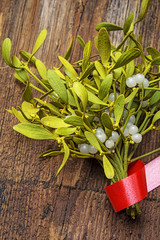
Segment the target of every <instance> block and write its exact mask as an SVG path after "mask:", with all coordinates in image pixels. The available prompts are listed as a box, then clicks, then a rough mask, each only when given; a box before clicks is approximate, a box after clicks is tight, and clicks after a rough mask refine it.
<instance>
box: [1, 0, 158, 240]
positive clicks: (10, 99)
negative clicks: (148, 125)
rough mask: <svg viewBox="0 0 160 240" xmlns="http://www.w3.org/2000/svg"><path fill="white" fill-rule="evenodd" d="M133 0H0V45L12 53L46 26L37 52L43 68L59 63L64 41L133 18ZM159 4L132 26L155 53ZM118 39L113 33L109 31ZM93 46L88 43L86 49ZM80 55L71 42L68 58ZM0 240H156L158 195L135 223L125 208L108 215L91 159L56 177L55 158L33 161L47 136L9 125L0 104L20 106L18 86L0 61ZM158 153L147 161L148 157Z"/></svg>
mask: <svg viewBox="0 0 160 240" xmlns="http://www.w3.org/2000/svg"><path fill="white" fill-rule="evenodd" d="M140 2H141V1H140V0H136V1H129V0H123V1H120V0H107V1H105V0H92V1H89V0H76V1H73V0H63V1H62V0H60V1H57V0H45V1H43V0H24V1H20V0H3V1H0V46H1V45H2V41H3V39H4V38H5V37H10V38H11V40H12V44H13V46H14V47H13V49H12V53H13V54H16V55H17V53H18V51H19V49H25V50H26V51H31V50H32V48H33V45H34V42H35V39H36V37H37V36H38V34H39V32H40V31H41V30H42V29H43V28H47V30H48V35H47V39H46V41H45V43H44V45H43V47H42V48H40V50H39V52H38V53H37V55H36V56H37V57H39V58H40V59H41V60H42V61H44V62H45V64H46V65H47V66H48V67H53V66H55V65H56V66H58V65H59V61H58V58H57V56H58V55H62V56H63V55H64V54H65V51H66V49H67V47H68V46H69V43H70V41H71V38H72V36H73V39H74V40H75V39H76V35H80V36H82V37H83V38H84V40H85V42H87V41H88V40H90V39H91V40H92V41H93V37H94V36H95V35H96V30H95V26H96V24H97V23H99V22H101V21H109V22H112V23H115V24H118V25H123V22H124V19H125V18H126V16H128V15H129V14H130V13H132V12H134V11H135V12H136V16H137V15H138V12H139V8H140ZM159 11H160V1H158V0H155V1H151V6H150V9H149V13H148V15H147V17H146V19H145V20H144V21H143V22H142V23H139V24H138V25H137V28H136V33H137V34H139V33H140V34H142V39H143V42H144V47H146V46H149V45H152V46H154V47H155V48H157V49H159V50H160V38H159V28H160V18H159ZM110 35H111V38H112V40H113V42H114V44H116V45H117V44H118V42H119V40H120V38H121V36H120V33H118V34H117V33H112V34H110ZM95 52H96V50H95V48H94V50H93V53H95ZM80 57H82V50H81V48H80V47H79V45H78V43H77V42H75V43H74V47H73V53H72V56H71V61H72V62H73V61H75V60H77V59H79V58H80ZM0 66H1V68H0V81H1V87H0V100H1V108H0V114H1V118H0V125H1V132H0V134H1V145H0V150H1V161H0V214H1V218H0V238H1V239H6V240H10V239H40V240H41V239H42V240H48V239H51V240H62V239H63V240H104V239H107V240H108V239H110V240H117V239H122V240H123V239H133V240H134V239H135V240H137V239H158V237H159V233H160V232H159V211H158V210H159V199H160V198H159V194H160V191H159V190H158V189H156V190H154V191H153V192H152V193H150V194H149V195H148V197H147V198H146V199H145V200H143V201H142V202H141V203H140V206H141V207H142V210H143V214H142V215H141V216H140V217H138V219H137V220H136V221H132V220H130V219H129V218H128V217H126V216H125V215H124V212H122V213H118V214H115V213H114V212H113V210H112V207H111V205H110V203H109V201H108V199H107V197H106V194H105V192H104V187H105V186H106V179H105V177H104V173H103V170H102V169H101V167H100V166H99V165H98V163H97V162H96V161H95V160H80V159H77V160H75V161H69V162H68V163H67V166H66V167H65V170H64V171H62V173H61V174H60V175H59V177H58V178H57V179H55V177H54V176H55V173H56V171H57V169H58V167H59V165H60V160H61V158H60V157H55V158H52V159H50V160H49V159H46V160H44V161H39V160H38V155H39V154H40V153H41V152H42V151H45V150H47V149H49V148H54V146H55V143H53V142H52V141H45V142H43V141H34V140H30V139H27V138H25V137H23V136H21V135H19V134H17V133H16V132H14V131H13V130H12V125H13V124H15V123H16V122H17V121H16V120H15V118H13V117H12V116H11V115H10V114H9V113H7V112H6V111H5V109H9V108H11V106H17V105H20V104H21V94H22V92H23V90H24V87H23V86H22V85H21V84H19V83H18V82H16V81H15V80H14V78H13V76H12V73H13V71H11V70H10V69H9V68H8V67H6V65H5V63H4V61H3V60H2V59H0ZM159 144H160V133H158V132H153V133H152V134H148V135H147V136H146V137H145V139H144V140H143V143H142V144H141V147H140V148H139V149H138V151H137V155H138V154H141V153H144V152H146V151H151V150H152V149H154V148H156V147H158V146H159ZM157 155H158V154H154V155H153V156H150V157H148V158H146V161H147V160H151V159H152V158H154V157H156V156H157Z"/></svg>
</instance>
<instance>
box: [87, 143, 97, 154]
mask: <svg viewBox="0 0 160 240" xmlns="http://www.w3.org/2000/svg"><path fill="white" fill-rule="evenodd" d="M89 152H90V153H91V154H95V153H97V152H98V150H97V149H96V148H95V147H93V146H92V145H89Z"/></svg>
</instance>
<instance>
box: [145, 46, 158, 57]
mask: <svg viewBox="0 0 160 240" xmlns="http://www.w3.org/2000/svg"><path fill="white" fill-rule="evenodd" d="M147 51H148V53H149V55H151V57H152V59H155V58H157V57H159V56H160V52H159V51H158V50H157V49H155V48H153V47H147Z"/></svg>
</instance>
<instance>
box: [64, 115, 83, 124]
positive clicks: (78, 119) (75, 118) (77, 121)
mask: <svg viewBox="0 0 160 240" xmlns="http://www.w3.org/2000/svg"><path fill="white" fill-rule="evenodd" d="M64 122H65V123H68V124H70V125H72V126H82V125H83V119H82V118H81V117H79V116H70V117H67V118H65V119H64Z"/></svg>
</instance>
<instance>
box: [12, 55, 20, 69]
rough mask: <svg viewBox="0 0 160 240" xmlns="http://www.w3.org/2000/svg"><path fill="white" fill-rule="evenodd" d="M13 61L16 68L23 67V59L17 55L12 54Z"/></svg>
mask: <svg viewBox="0 0 160 240" xmlns="http://www.w3.org/2000/svg"><path fill="white" fill-rule="evenodd" d="M12 63H13V66H14V67H15V68H21V67H22V63H21V61H20V60H19V59H18V58H17V57H16V56H12Z"/></svg>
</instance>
